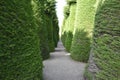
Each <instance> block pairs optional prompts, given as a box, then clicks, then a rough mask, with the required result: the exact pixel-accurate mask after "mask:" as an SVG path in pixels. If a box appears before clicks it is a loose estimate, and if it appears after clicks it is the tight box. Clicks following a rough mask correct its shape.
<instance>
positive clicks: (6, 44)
mask: <svg viewBox="0 0 120 80" xmlns="http://www.w3.org/2000/svg"><path fill="white" fill-rule="evenodd" d="M34 21H35V20H34V18H33V11H32V6H31V0H12V1H11V0H7V1H6V0H1V1H0V79H1V80H42V79H41V78H42V60H41V55H40V48H39V46H40V43H39V41H40V39H39V37H38V27H37V26H36V24H35V23H34Z"/></svg>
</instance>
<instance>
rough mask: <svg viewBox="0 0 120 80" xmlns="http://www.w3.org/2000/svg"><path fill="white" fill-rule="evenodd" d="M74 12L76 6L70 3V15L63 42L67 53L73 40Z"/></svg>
mask: <svg viewBox="0 0 120 80" xmlns="http://www.w3.org/2000/svg"><path fill="white" fill-rule="evenodd" d="M75 12H76V4H75V3H72V4H71V5H70V15H69V18H68V25H67V26H66V27H67V28H66V29H67V36H66V40H65V48H66V50H67V51H68V52H70V49H71V43H72V38H73V31H74V21H75Z"/></svg>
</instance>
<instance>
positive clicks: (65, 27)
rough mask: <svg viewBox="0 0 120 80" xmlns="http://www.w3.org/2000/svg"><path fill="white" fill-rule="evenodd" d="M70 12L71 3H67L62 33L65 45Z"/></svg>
mask: <svg viewBox="0 0 120 80" xmlns="http://www.w3.org/2000/svg"><path fill="white" fill-rule="evenodd" d="M69 14H70V7H69V5H66V6H65V7H64V21H63V25H62V33H61V40H62V43H63V45H64V46H65V40H66V36H67V28H68V19H69Z"/></svg>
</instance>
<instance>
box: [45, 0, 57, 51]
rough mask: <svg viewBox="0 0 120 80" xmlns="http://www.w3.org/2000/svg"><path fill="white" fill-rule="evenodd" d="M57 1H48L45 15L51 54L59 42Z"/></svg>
mask: <svg viewBox="0 0 120 80" xmlns="http://www.w3.org/2000/svg"><path fill="white" fill-rule="evenodd" d="M55 3H56V2H55V0H47V1H46V3H45V5H44V6H45V8H44V14H45V20H46V22H45V24H46V26H47V32H48V46H49V50H50V52H52V51H54V48H55V46H57V42H58V40H59V35H58V33H59V28H58V19H57V16H56V11H55Z"/></svg>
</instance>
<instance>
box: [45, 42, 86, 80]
mask: <svg viewBox="0 0 120 80" xmlns="http://www.w3.org/2000/svg"><path fill="white" fill-rule="evenodd" d="M43 63H44V70H43V78H44V80H83V73H84V69H85V66H86V64H85V63H81V62H77V61H74V60H72V59H71V58H70V55H69V53H67V52H66V51H65V49H64V47H63V45H62V43H61V42H59V43H58V47H57V48H56V49H55V52H52V53H51V57H50V59H48V60H45V61H44V62H43Z"/></svg>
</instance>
